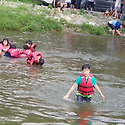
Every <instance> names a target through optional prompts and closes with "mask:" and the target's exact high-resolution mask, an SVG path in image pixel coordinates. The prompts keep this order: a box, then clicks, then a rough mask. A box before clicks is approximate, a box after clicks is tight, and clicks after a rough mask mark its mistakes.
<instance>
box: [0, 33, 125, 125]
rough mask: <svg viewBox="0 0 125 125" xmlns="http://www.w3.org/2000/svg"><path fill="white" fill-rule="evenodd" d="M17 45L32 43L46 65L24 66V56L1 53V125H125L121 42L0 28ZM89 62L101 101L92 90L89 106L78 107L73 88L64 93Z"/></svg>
mask: <svg viewBox="0 0 125 125" xmlns="http://www.w3.org/2000/svg"><path fill="white" fill-rule="evenodd" d="M4 37H8V38H9V40H11V41H12V42H13V43H14V44H15V45H16V46H17V47H19V48H20V49H21V48H22V46H23V44H24V43H25V41H26V40H29V39H30V40H32V41H33V42H34V43H35V44H37V51H41V52H42V53H43V55H44V59H45V64H44V65H43V67H40V66H36V65H34V66H29V65H28V64H27V63H26V59H25V58H18V59H12V58H11V59H10V58H7V57H0V124H1V125H71V124H72V125H124V124H125V99H124V97H125V40H124V38H111V37H100V36H88V35H83V34H77V33H60V32H52V33H51V32H50V33H29V32H23V33H22V32H0V39H1V40H2V39H3V38H4ZM83 63H89V64H90V65H91V73H92V74H94V75H95V77H96V80H97V83H98V85H99V86H100V88H101V90H102V92H103V94H104V95H105V97H106V99H105V100H101V98H100V96H99V94H98V93H97V92H96V91H95V94H94V95H93V96H92V101H91V103H90V104H83V105H77V104H76V102H75V100H76V96H75V94H76V90H75V91H73V92H72V94H71V95H70V98H69V101H64V100H63V96H64V95H65V94H66V93H67V91H68V90H69V89H70V87H71V86H72V85H73V84H74V83H75V80H76V79H77V77H78V76H79V75H80V73H81V66H82V64H83Z"/></svg>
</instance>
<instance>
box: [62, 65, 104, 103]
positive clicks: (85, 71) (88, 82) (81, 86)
mask: <svg viewBox="0 0 125 125" xmlns="http://www.w3.org/2000/svg"><path fill="white" fill-rule="evenodd" d="M93 87H94V88H95V89H96V90H97V91H98V93H99V94H100V96H101V98H102V99H105V96H104V95H103V94H102V92H101V90H100V88H99V86H98V85H97V83H96V79H95V77H94V76H93V75H92V74H90V65H89V64H84V65H83V66H82V74H81V75H80V76H79V77H78V79H77V80H76V83H75V84H74V85H73V86H72V87H71V88H70V90H69V91H68V93H67V94H66V95H65V96H64V97H63V99H64V100H67V99H68V98H69V95H70V94H71V92H72V91H73V90H74V89H75V88H78V91H77V94H76V95H77V103H78V104H80V103H84V102H90V101H91V94H93V92H94V91H93Z"/></svg>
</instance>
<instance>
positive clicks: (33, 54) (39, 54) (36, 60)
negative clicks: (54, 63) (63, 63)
mask: <svg viewBox="0 0 125 125" xmlns="http://www.w3.org/2000/svg"><path fill="white" fill-rule="evenodd" d="M38 56H40V58H42V59H43V54H42V53H41V52H33V53H32V56H31V57H30V58H28V59H27V63H31V61H32V58H34V63H38V59H37V57H38Z"/></svg>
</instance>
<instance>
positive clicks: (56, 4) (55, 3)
mask: <svg viewBox="0 0 125 125" xmlns="http://www.w3.org/2000/svg"><path fill="white" fill-rule="evenodd" d="M60 4H61V2H60V0H53V2H52V7H53V8H52V11H51V12H50V16H53V14H54V10H55V8H57V9H58V15H59V16H60Z"/></svg>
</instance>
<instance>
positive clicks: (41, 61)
mask: <svg viewBox="0 0 125 125" xmlns="http://www.w3.org/2000/svg"><path fill="white" fill-rule="evenodd" d="M44 63H45V61H44V60H43V59H42V58H40V59H39V62H38V65H41V66H42V65H43V64H44Z"/></svg>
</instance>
